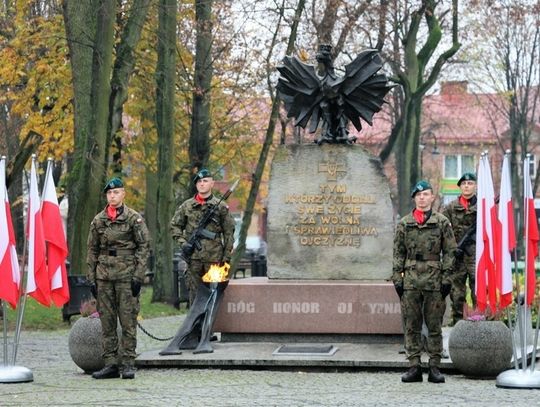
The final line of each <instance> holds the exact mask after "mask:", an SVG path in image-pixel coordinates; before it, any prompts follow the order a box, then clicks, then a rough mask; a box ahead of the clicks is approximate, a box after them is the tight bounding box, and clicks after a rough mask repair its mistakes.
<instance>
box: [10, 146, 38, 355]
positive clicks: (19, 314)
mask: <svg viewBox="0 0 540 407" xmlns="http://www.w3.org/2000/svg"><path fill="white" fill-rule="evenodd" d="M35 161H36V155H35V154H32V164H33V165H35ZM26 183H27V185H28V190H29V191H30V182H29V181H28V179H27V180H26ZM28 196H29V197H30V193H29V195H28ZM29 204H30V203H29ZM29 216H30V213H28V215H27V219H26V223H27V224H28V222H29V221H30V219H29ZM27 245H28V239H27V236H26V233H25V234H24V245H23V255H22V265H21V285H20V286H19V294H20V297H19V298H20V299H19V312H17V323H16V325H15V335H14V339H13V355H12V360H13V364H15V361H16V360H17V351H18V347H19V340H20V338H21V327H22V320H23V317H24V311H25V308H26V296H27V294H26V290H25V289H24V286H25V284H26V280H28V272H29V270H28V267H27V266H28V264H27V261H28V258H27V250H26V249H27ZM25 269H26V273H25V272H24V270H25ZM25 277H26V278H25Z"/></svg>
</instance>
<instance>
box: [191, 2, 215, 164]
mask: <svg viewBox="0 0 540 407" xmlns="http://www.w3.org/2000/svg"><path fill="white" fill-rule="evenodd" d="M195 25H196V29H197V40H196V46H195V72H194V83H193V113H192V117H191V134H190V137H189V159H190V163H191V168H192V169H193V170H194V171H196V170H198V169H201V168H202V167H206V165H207V163H208V157H209V156H210V96H211V92H210V91H211V82H212V73H213V61H212V0H195Z"/></svg>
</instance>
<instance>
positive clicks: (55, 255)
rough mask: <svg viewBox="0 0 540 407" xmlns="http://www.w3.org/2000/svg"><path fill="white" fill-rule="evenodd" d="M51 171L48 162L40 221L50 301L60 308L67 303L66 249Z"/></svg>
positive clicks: (50, 164)
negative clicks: (45, 252) (45, 248)
mask: <svg viewBox="0 0 540 407" xmlns="http://www.w3.org/2000/svg"><path fill="white" fill-rule="evenodd" d="M52 170H53V168H52V160H49V163H48V165H47V173H46V175H45V185H44V186H43V194H42V197H41V198H42V201H41V219H42V221H43V233H44V236H45V242H46V243H47V269H48V270H49V276H50V278H51V282H50V284H51V300H52V301H53V302H54V304H55V305H56V306H57V307H61V306H62V305H64V304H65V303H66V302H68V301H69V286H68V282H67V272H66V258H67V256H68V249H67V243H66V236H65V233H64V227H63V223H62V217H61V216H60V207H59V206H58V198H57V197H56V189H55V185H54V179H53V176H52Z"/></svg>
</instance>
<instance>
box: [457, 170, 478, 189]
mask: <svg viewBox="0 0 540 407" xmlns="http://www.w3.org/2000/svg"><path fill="white" fill-rule="evenodd" d="M463 181H476V175H474V174H473V173H472V172H466V173H465V174H463V175H462V176H461V178H460V179H459V181H458V182H457V184H458V187H459V186H460V185H461V183H462V182H463Z"/></svg>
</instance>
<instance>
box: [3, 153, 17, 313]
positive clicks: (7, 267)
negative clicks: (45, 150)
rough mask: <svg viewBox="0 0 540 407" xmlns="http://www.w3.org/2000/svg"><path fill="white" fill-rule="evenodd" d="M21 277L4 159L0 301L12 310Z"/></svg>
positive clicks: (14, 305)
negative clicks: (6, 303)
mask: <svg viewBox="0 0 540 407" xmlns="http://www.w3.org/2000/svg"><path fill="white" fill-rule="evenodd" d="M20 282H21V275H20V271H19V260H18V259H17V251H16V249H15V233H14V232H13V223H12V221H11V209H10V207H9V199H8V194H7V188H6V158H5V157H2V158H0V299H2V300H4V301H6V302H8V303H9V305H11V307H12V308H16V307H17V302H18V301H19V285H20Z"/></svg>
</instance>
